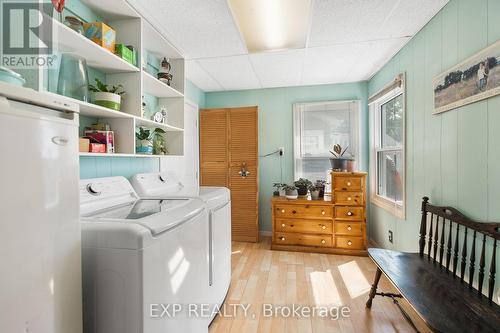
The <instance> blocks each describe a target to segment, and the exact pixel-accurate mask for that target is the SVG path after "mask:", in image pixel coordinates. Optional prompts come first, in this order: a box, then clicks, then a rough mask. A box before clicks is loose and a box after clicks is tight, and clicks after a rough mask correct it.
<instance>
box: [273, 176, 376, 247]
mask: <svg viewBox="0 0 500 333" xmlns="http://www.w3.org/2000/svg"><path fill="white" fill-rule="evenodd" d="M331 176H332V196H331V198H330V197H325V200H310V199H297V200H287V199H285V198H283V197H274V198H273V199H272V224H273V225H272V226H273V238H272V249H273V250H288V251H303V252H321V253H339V254H352V255H366V253H367V252H366V216H365V205H366V202H365V193H366V173H361V172H354V173H351V172H332V173H331Z"/></svg>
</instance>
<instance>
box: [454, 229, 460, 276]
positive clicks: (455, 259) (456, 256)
mask: <svg viewBox="0 0 500 333" xmlns="http://www.w3.org/2000/svg"><path fill="white" fill-rule="evenodd" d="M459 234H460V224H458V223H457V233H456V235H455V246H454V247H453V276H455V275H456V274H457V264H458V235H459Z"/></svg>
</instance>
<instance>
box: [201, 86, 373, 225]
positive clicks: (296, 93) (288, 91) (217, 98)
mask: <svg viewBox="0 0 500 333" xmlns="http://www.w3.org/2000/svg"><path fill="white" fill-rule="evenodd" d="M367 96H368V86H367V83H366V82H361V83H347V84H332V85H319V86H306V87H288V88H272V89H257V90H242V91H230V92H209V93H206V94H205V98H206V101H205V107H207V108H216V107H237V106H252V105H257V106H258V107H259V153H260V155H264V154H267V153H269V152H272V151H274V150H276V149H277V148H278V147H284V148H285V155H284V157H283V161H282V163H283V181H284V182H286V183H290V182H292V181H293V180H294V179H293V112H292V104H293V103H297V102H314V101H330V100H349V99H358V100H361V102H362V106H363V107H362V112H361V123H362V124H361V129H360V130H361V133H367V129H368V127H367V124H368V117H367V114H368V111H367V107H366V105H367ZM367 146H368V137H367V136H366V135H363V142H362V152H361V153H362V154H363V156H364V158H363V161H364V162H363V164H362V165H361V168H362V169H363V170H366V169H367V158H368V155H367V152H368V150H367ZM279 181H280V157H279V156H272V157H265V158H260V161H259V191H260V192H259V223H260V229H261V230H264V231H270V230H271V205H270V200H271V196H272V193H273V188H272V184H273V183H276V182H279Z"/></svg>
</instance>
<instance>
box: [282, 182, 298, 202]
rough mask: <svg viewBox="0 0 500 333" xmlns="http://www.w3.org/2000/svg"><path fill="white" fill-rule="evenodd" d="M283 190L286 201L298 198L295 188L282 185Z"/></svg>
mask: <svg viewBox="0 0 500 333" xmlns="http://www.w3.org/2000/svg"><path fill="white" fill-rule="evenodd" d="M283 189H284V190H285V197H286V198H287V199H297V198H298V197H299V194H298V192H297V188H296V187H295V186H293V185H287V184H284V185H283Z"/></svg>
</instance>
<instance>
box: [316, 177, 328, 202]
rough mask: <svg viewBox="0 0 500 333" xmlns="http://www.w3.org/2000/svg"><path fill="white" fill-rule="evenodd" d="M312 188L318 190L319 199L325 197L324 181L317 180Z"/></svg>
mask: <svg viewBox="0 0 500 333" xmlns="http://www.w3.org/2000/svg"><path fill="white" fill-rule="evenodd" d="M314 186H315V187H316V188H317V189H318V190H319V198H324V197H325V186H326V181H325V180H322V179H318V180H316V182H315V183H314Z"/></svg>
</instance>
